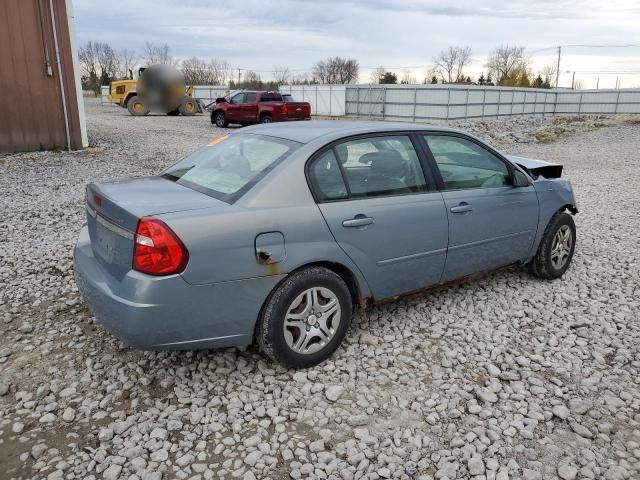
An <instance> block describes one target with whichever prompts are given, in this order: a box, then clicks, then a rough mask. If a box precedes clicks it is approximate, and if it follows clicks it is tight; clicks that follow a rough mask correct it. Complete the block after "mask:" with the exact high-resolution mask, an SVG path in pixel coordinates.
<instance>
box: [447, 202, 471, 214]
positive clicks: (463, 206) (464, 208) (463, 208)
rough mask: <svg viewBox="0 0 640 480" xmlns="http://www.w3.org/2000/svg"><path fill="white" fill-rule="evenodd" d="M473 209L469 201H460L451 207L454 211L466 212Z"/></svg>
mask: <svg viewBox="0 0 640 480" xmlns="http://www.w3.org/2000/svg"><path fill="white" fill-rule="evenodd" d="M471 210H473V208H472V207H471V205H469V204H468V203H467V202H460V203H459V204H458V205H457V206H455V207H451V212H452V213H465V212H470V211H471Z"/></svg>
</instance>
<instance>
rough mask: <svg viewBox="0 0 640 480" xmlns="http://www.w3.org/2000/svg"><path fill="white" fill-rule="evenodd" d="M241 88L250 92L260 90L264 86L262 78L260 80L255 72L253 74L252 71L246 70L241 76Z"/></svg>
mask: <svg viewBox="0 0 640 480" xmlns="http://www.w3.org/2000/svg"><path fill="white" fill-rule="evenodd" d="M241 86H242V88H247V89H251V90H260V89H261V88H262V87H263V86H264V83H263V82H262V78H260V75H259V74H258V73H257V72H254V71H253V70H247V71H246V72H244V75H243V76H242V85H241Z"/></svg>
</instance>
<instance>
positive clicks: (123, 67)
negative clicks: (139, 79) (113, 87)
mask: <svg viewBox="0 0 640 480" xmlns="http://www.w3.org/2000/svg"><path fill="white" fill-rule="evenodd" d="M116 60H117V71H118V77H119V78H129V77H131V78H133V71H134V70H135V68H136V66H137V65H138V55H136V52H135V51H133V50H127V49H126V48H125V49H124V50H122V51H121V52H120V53H119V54H118V55H117V59H116Z"/></svg>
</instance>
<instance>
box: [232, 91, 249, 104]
mask: <svg viewBox="0 0 640 480" xmlns="http://www.w3.org/2000/svg"><path fill="white" fill-rule="evenodd" d="M246 95H247V94H246V93H244V92H240V93H236V94H235V95H234V96H233V97H231V103H244V99H245V97H246Z"/></svg>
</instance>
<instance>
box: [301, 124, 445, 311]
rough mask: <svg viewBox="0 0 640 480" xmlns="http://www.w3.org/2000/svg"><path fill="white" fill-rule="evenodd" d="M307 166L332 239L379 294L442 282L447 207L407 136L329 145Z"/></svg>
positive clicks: (389, 136)
mask: <svg viewBox="0 0 640 480" xmlns="http://www.w3.org/2000/svg"><path fill="white" fill-rule="evenodd" d="M307 173H308V178H309V182H310V185H311V188H312V191H313V192H314V197H315V198H316V201H317V202H318V207H319V208H320V211H321V212H322V215H323V216H324V218H325V220H326V222H327V224H328V226H329V228H330V229H331V232H332V234H333V236H334V238H335V239H336V241H337V242H338V244H339V245H340V247H341V248H342V249H343V251H344V252H345V253H346V254H347V255H348V256H349V257H350V258H351V259H352V260H353V262H354V263H355V264H356V265H357V266H358V268H359V269H360V271H361V272H362V273H363V275H364V276H365V278H366V279H367V282H368V284H369V287H370V288H371V291H372V293H373V296H374V298H375V299H376V300H380V299H383V298H389V297H393V296H396V295H400V294H402V293H407V292H410V291H413V290H417V289H420V288H423V287H426V286H429V285H433V284H437V283H438V282H439V280H440V277H441V275H442V271H443V269H444V263H445V257H446V247H447V237H448V232H447V213H446V210H445V207H444V202H443V199H442V194H441V193H440V192H438V191H436V190H435V182H434V181H433V179H432V178H430V177H429V176H425V174H424V169H423V168H422V164H421V162H420V160H419V159H418V156H417V154H416V150H415V148H414V143H413V140H412V138H411V137H410V136H409V135H386V136H375V137H360V138H357V139H354V140H350V141H347V142H343V143H340V144H337V145H333V146H332V147H331V148H328V149H326V150H324V151H322V152H321V153H319V154H318V155H316V157H314V159H313V160H312V161H311V162H310V163H309V167H308V171H307Z"/></svg>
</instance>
